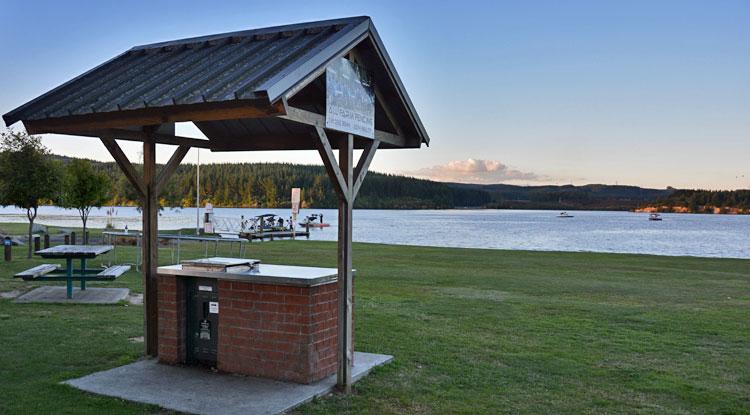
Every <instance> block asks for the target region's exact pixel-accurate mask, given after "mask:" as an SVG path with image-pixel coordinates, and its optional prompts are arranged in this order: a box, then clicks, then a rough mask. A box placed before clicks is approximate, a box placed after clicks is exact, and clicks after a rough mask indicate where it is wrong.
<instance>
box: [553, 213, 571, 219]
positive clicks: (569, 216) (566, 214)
mask: <svg viewBox="0 0 750 415" xmlns="http://www.w3.org/2000/svg"><path fill="white" fill-rule="evenodd" d="M557 217H558V218H572V217H573V215H571V214H569V213H568V212H560V214H559V215H557Z"/></svg>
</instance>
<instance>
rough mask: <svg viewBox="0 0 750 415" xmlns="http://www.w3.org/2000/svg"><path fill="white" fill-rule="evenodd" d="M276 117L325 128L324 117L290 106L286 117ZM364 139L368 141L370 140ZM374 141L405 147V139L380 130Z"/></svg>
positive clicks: (377, 131)
mask: <svg viewBox="0 0 750 415" xmlns="http://www.w3.org/2000/svg"><path fill="white" fill-rule="evenodd" d="M277 117H278V118H283V119H285V120H289V121H294V122H298V123H301V124H307V125H312V126H313V127H316V128H325V126H326V117H325V116H324V115H320V114H317V113H314V112H312V111H307V110H303V109H302V108H297V107H292V106H287V107H286V115H277ZM364 138H366V139H368V140H370V138H367V137H364ZM375 140H380V141H381V142H383V143H387V144H391V145H393V146H395V147H406V146H407V145H406V138H405V137H402V136H400V135H396V134H392V133H389V132H385V131H381V130H375Z"/></svg>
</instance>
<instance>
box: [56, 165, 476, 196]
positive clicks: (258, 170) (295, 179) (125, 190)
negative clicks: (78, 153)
mask: <svg viewBox="0 0 750 415" xmlns="http://www.w3.org/2000/svg"><path fill="white" fill-rule="evenodd" d="M58 158H59V159H60V160H61V161H62V162H63V163H69V162H71V161H72V160H73V159H72V158H68V157H58ZM90 163H91V165H92V166H93V168H94V170H96V171H99V172H102V173H104V174H106V175H107V176H108V177H109V178H110V180H111V182H112V183H113V185H112V187H111V190H110V194H109V200H108V201H107V203H105V204H107V205H110V204H111V205H136V204H138V198H137V196H136V194H135V192H134V191H133V189H132V186H131V184H130V182H128V180H127V179H126V178H125V176H124V175H123V174H122V172H121V171H120V169H119V167H118V166H117V165H116V164H115V163H114V162H97V161H91V162H90ZM161 167H162V166H157V169H159V168H161ZM135 168H136V169H140V168H141V167H140V166H139V165H136V166H135ZM293 187H299V188H300V189H301V193H302V195H301V196H302V197H301V203H302V206H303V207H316V208H336V207H337V206H338V204H337V203H338V199H337V196H336V193H335V191H334V189H333V187H332V186H331V183H330V180H329V179H328V176H327V174H326V171H325V168H324V167H323V166H316V165H300V164H289V163H220V164H206V165H201V166H200V199H201V204H203V203H204V202H210V203H212V204H213V205H214V206H215V207H253V208H255V207H268V208H274V207H281V208H283V207H289V206H290V205H291V201H290V193H291V189H292V188H293ZM195 189H196V165H195V164H182V165H180V166H179V167H178V168H177V170H176V171H175V173H174V174H173V175H172V177H171V178H170V180H169V182H168V183H167V185H166V186H165V187H164V189H163V191H162V193H161V195H160V204H161V205H162V206H182V207H188V206H195V196H196V194H195V193H196V192H195ZM490 201H491V197H490V195H489V194H488V193H487V192H484V191H481V190H474V189H462V188H453V187H450V186H448V185H447V184H445V183H440V182H433V181H430V180H423V179H416V178H411V177H405V176H397V175H391V174H382V173H376V172H369V173H368V174H367V178H366V179H365V181H364V183H363V185H362V187H361V189H360V191H359V195H358V196H357V199H356V201H355V203H354V207H355V208H359V209H448V208H455V207H482V206H485V205H486V204H488V203H489V202H490Z"/></svg>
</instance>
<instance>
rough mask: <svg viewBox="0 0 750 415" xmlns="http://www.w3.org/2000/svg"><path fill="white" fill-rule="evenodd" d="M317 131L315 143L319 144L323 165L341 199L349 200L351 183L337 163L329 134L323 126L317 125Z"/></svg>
mask: <svg viewBox="0 0 750 415" xmlns="http://www.w3.org/2000/svg"><path fill="white" fill-rule="evenodd" d="M315 131H316V132H317V133H318V134H317V140H315V143H316V144H317V146H318V152H319V153H320V158H321V159H323V165H325V167H326V172H327V173H328V177H329V178H330V179H331V182H333V187H334V189H335V190H336V194H337V195H338V196H339V199H343V200H346V201H347V202H348V201H349V195H350V194H351V192H350V191H349V184H348V183H347V181H346V178H345V177H344V174H343V172H342V171H341V168H340V167H339V165H338V164H336V157H335V156H334V155H333V149H332V148H331V143H330V141H328V135H327V134H326V132H325V130H324V129H323V128H321V127H315ZM352 141H353V140H352Z"/></svg>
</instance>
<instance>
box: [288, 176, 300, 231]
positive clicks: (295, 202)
mask: <svg viewBox="0 0 750 415" xmlns="http://www.w3.org/2000/svg"><path fill="white" fill-rule="evenodd" d="M300 193H301V190H300V188H299V187H293V188H292V220H291V222H292V223H290V224H289V226H291V228H292V239H295V238H294V237H295V236H296V235H295V233H296V231H295V229H296V225H297V215H299V203H300Z"/></svg>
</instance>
